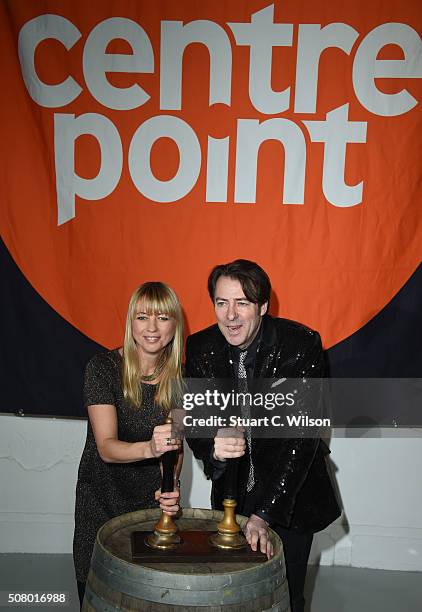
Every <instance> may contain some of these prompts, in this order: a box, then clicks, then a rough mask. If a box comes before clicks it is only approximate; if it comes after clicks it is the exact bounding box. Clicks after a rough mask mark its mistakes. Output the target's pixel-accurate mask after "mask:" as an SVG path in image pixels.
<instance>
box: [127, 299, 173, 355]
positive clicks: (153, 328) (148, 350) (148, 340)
mask: <svg viewBox="0 0 422 612" xmlns="http://www.w3.org/2000/svg"><path fill="white" fill-rule="evenodd" d="M175 331H176V321H175V319H174V317H171V316H170V315H168V314H165V313H151V312H147V311H146V307H145V305H144V304H143V303H142V301H140V302H138V303H137V305H136V310H135V318H134V319H133V322H132V335H133V339H134V341H135V344H136V347H137V349H138V352H139V355H140V357H142V356H150V357H153V356H156V357H157V358H158V357H159V356H160V355H161V353H162V352H163V350H164V349H165V347H166V346H167V345H168V344H169V343H170V342H171V341H172V340H173V338H174V334H175Z"/></svg>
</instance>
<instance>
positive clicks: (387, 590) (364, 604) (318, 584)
mask: <svg viewBox="0 0 422 612" xmlns="http://www.w3.org/2000/svg"><path fill="white" fill-rule="evenodd" d="M13 590H20V591H43V590H44V591H52V590H53V591H67V592H68V593H69V596H70V605H69V606H66V607H63V608H57V607H48V608H47V607H46V608H43V606H28V605H26V606H19V607H15V606H14V607H4V606H0V610H1V611H2V612H11V611H12V610H13V609H15V610H16V609H19V610H20V609H22V610H25V612H40V611H43V612H44V609H45V610H46V611H48V610H54V609H56V610H57V609H62V610H64V611H66V612H78V610H79V605H78V595H77V591H76V585H75V583H74V578H73V564H72V557H71V555H32V554H13V555H10V554H9V555H1V554H0V591H13ZM306 598H307V603H308V608H307V612H421V611H422V573H419V572H395V571H382V570H368V569H358V568H351V567H325V566H321V567H317V566H310V567H309V571H308V578H307V583H306Z"/></svg>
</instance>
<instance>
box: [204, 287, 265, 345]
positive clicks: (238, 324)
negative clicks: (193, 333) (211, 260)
mask: <svg viewBox="0 0 422 612" xmlns="http://www.w3.org/2000/svg"><path fill="white" fill-rule="evenodd" d="M267 307H268V303H265V304H263V305H262V306H259V305H258V304H254V303H253V302H250V301H249V300H248V299H247V298H246V296H245V294H244V292H243V289H242V285H241V284H240V282H239V281H238V280H236V279H234V278H230V277H229V276H220V278H219V279H218V281H217V284H216V286H215V297H214V309H215V315H216V317H217V323H218V327H219V328H220V331H221V333H222V334H223V336H224V337H225V339H226V340H227V342H228V343H229V344H231V345H232V346H237V347H238V348H240V349H245V348H247V347H248V346H249V345H250V344H251V342H252V341H253V339H254V338H255V336H256V334H257V333H258V330H259V326H260V324H261V319H262V316H263V315H264V314H265V313H266V312H267Z"/></svg>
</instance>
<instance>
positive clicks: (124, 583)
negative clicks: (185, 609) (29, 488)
mask: <svg viewBox="0 0 422 612" xmlns="http://www.w3.org/2000/svg"><path fill="white" fill-rule="evenodd" d="M92 570H93V571H94V572H95V574H96V576H97V577H98V579H99V580H101V582H103V583H104V584H107V586H108V587H109V588H110V589H112V590H115V591H119V592H122V593H124V594H125V595H129V596H131V597H134V598H142V599H144V600H147V601H152V602H155V603H166V604H173V605H186V606H188V605H190V606H193V605H196V606H199V605H204V601H206V602H207V604H208V605H224V604H234V603H239V593H238V589H239V588H241V589H242V598H243V600H245V601H248V600H252V601H253V600H254V599H257V598H259V597H262V596H265V595H268V593H272V592H274V591H275V590H276V589H277V588H279V587H280V586H281V585H282V584H283V579H282V575H281V573H280V574H279V576H278V577H276V576H269V577H268V576H267V577H266V578H265V579H263V580H259V581H255V580H254V581H253V582H252V583H249V584H247V583H245V584H242V585H239V584H238V585H234V584H233V583H232V581H231V575H230V574H228V575H226V576H225V578H226V584H225V585H223V586H221V587H220V586H219V587H218V588H217V589H215V590H209V586H210V585H208V589H201V590H198V589H196V587H195V586H194V584H192V585H190V584H188V585H187V586H185V587H183V588H180V589H178V588H177V587H175V585H174V577H175V574H173V584H172V587H171V588H170V589H169V588H168V584H169V583H167V585H166V586H164V587H163V586H161V585H156V584H151V582H149V581H148V582H141V580H140V578H141V575H140V574H139V571H138V574H137V576H136V579H135V578H132V577H131V576H128V575H125V574H120V575H117V573H116V571H115V569H114V568H111V567H109V568H107V567H105V566H104V565H102V564H96V565H93V566H92ZM138 570H139V568H138ZM190 577H191V576H189V577H187V576H186V575H185V576H183V578H184V580H186V579H187V578H189V579H190ZM145 578H147V577H146V576H145ZM209 578H212V574H210V575H209Z"/></svg>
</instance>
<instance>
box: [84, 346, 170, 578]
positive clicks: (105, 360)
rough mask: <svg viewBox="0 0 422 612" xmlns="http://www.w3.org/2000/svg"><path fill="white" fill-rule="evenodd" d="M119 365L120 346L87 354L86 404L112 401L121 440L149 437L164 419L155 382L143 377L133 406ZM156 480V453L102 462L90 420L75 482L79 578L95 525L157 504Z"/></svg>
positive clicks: (87, 558) (158, 477)
mask: <svg viewBox="0 0 422 612" xmlns="http://www.w3.org/2000/svg"><path fill="white" fill-rule="evenodd" d="M121 367H122V357H121V356H120V353H119V352H118V350H114V351H109V352H107V353H100V354H98V355H96V356H95V357H93V358H92V359H91V361H90V362H89V363H88V365H87V368H86V372H85V387H84V403H85V406H90V405H94V404H113V405H114V406H115V407H116V411H117V418H118V437H119V440H123V441H125V442H143V441H147V440H150V439H151V437H152V432H153V429H154V427H156V426H157V425H162V424H163V423H164V421H165V413H164V411H163V410H162V409H161V408H159V407H158V406H157V405H156V404H155V403H154V394H155V391H156V385H148V384H144V383H142V407H141V408H139V409H135V408H132V407H131V406H130V405H128V403H127V402H126V401H125V399H124V397H123V390H122V384H121ZM160 485H161V472H160V464H159V460H158V459H146V460H143V461H136V462H132V463H105V462H104V461H103V460H102V459H101V457H100V456H99V454H98V450H97V446H96V444H95V438H94V435H93V432H92V428H91V424H90V422H89V420H88V431H87V437H86V443H85V448H84V450H83V453H82V458H81V462H80V465H79V471H78V482H77V485H76V506H75V533H74V539H73V559H74V564H75V570H76V578H77V580H78V581H80V582H85V581H86V579H87V575H88V571H89V566H90V562H91V555H92V550H93V548H94V542H95V536H96V533H97V531H98V529H99V528H100V527H101V526H102V525H104V523H106V522H107V521H108V520H109V519H111V518H113V517H115V516H119V515H120V514H125V513H126V512H134V511H136V510H141V509H143V508H154V507H158V502H156V501H155V498H154V493H155V491H156V490H157V489H159V488H160Z"/></svg>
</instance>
